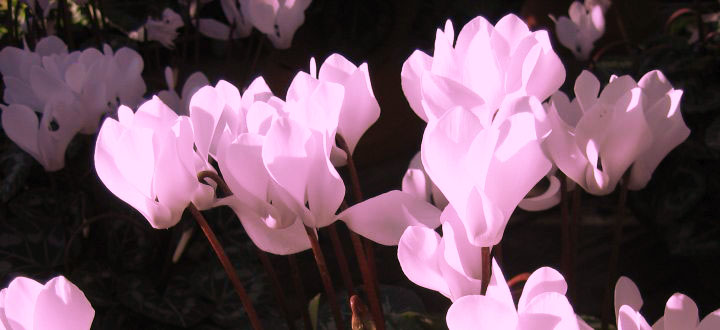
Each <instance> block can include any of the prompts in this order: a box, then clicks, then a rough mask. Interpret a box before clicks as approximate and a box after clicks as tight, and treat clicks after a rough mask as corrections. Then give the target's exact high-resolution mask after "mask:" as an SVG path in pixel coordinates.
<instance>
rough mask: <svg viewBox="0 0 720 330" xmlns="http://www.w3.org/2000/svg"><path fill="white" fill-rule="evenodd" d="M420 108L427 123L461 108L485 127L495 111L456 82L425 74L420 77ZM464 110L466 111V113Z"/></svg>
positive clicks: (476, 95) (472, 92) (478, 96)
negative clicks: (469, 112)
mask: <svg viewBox="0 0 720 330" xmlns="http://www.w3.org/2000/svg"><path fill="white" fill-rule="evenodd" d="M422 97H423V99H422V101H421V104H422V107H423V111H424V114H425V115H426V116H427V118H428V121H435V120H437V119H439V118H440V117H442V116H443V115H444V114H446V113H447V112H448V111H450V110H451V109H453V108H455V107H463V108H464V109H467V110H469V111H471V112H472V113H474V114H475V115H476V116H478V117H479V118H481V120H482V122H483V124H485V125H486V126H487V125H488V124H489V123H490V120H491V119H492V115H493V114H494V112H495V110H494V109H493V108H487V107H486V105H485V101H484V100H483V99H482V97H480V95H478V94H476V93H475V92H474V91H472V90H470V89H469V88H467V87H466V86H464V85H463V84H461V83H458V82H457V81H455V80H453V79H451V78H447V77H443V76H439V75H435V74H432V73H426V74H425V75H423V77H422ZM467 110H466V111H467Z"/></svg>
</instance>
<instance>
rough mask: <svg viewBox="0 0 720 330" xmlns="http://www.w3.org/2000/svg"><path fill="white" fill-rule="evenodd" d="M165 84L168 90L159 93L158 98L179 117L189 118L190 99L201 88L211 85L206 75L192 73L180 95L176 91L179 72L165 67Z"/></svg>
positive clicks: (198, 72)
mask: <svg viewBox="0 0 720 330" xmlns="http://www.w3.org/2000/svg"><path fill="white" fill-rule="evenodd" d="M165 83H166V84H167V87H168V89H167V90H163V91H160V92H158V94H157V96H158V97H159V98H160V99H161V100H162V101H163V103H165V104H167V106H168V107H170V109H173V110H175V112H176V113H177V114H178V115H183V116H188V115H189V114H190V111H189V109H190V97H192V96H193V94H195V92H197V91H198V90H199V89H200V88H201V87H203V86H207V85H210V82H209V81H208V79H207V77H206V76H205V74H203V73H202V72H200V71H197V72H194V73H192V74H191V75H190V76H188V77H187V78H186V79H185V83H184V84H183V86H182V90H181V91H180V94H178V93H177V91H176V90H175V88H176V85H177V70H173V69H171V68H170V67H169V66H168V67H165Z"/></svg>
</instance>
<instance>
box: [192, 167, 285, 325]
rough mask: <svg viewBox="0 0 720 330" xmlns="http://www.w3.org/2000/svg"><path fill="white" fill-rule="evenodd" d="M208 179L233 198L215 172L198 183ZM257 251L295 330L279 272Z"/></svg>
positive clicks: (201, 176)
mask: <svg viewBox="0 0 720 330" xmlns="http://www.w3.org/2000/svg"><path fill="white" fill-rule="evenodd" d="M206 178H209V179H210V180H213V181H214V182H215V184H216V185H217V187H218V189H219V190H220V192H221V193H222V194H223V195H224V196H225V197H227V196H231V195H232V194H233V193H232V191H231V190H230V187H228V185H227V183H225V180H223V179H222V178H221V177H220V176H219V175H218V174H217V173H215V172H214V171H202V172H200V173H198V181H200V182H205V179H206ZM255 251H256V252H257V254H258V258H259V259H260V262H261V263H262V265H263V268H265V272H266V273H267V274H268V276H269V277H270V282H271V284H272V287H273V292H274V294H275V299H276V300H277V302H278V304H280V309H281V310H282V311H283V314H284V316H285V320H286V322H287V324H288V328H289V329H295V323H294V322H293V321H292V318H291V317H290V311H289V309H288V305H287V300H286V299H285V291H284V290H283V289H282V285H280V280H279V279H278V276H277V272H275V268H274V267H273V264H272V262H270V258H269V257H268V255H267V253H265V251H262V250H260V249H258V248H256V249H255Z"/></svg>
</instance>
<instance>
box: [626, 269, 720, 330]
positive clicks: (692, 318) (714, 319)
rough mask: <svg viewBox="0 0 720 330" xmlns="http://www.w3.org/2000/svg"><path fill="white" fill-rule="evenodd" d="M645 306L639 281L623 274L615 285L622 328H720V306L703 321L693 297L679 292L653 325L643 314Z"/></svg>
mask: <svg viewBox="0 0 720 330" xmlns="http://www.w3.org/2000/svg"><path fill="white" fill-rule="evenodd" d="M642 305H643V300H642V297H641V296H640V290H638V288H637V286H636V285H635V283H634V282H633V281H632V280H630V279H629V278H627V277H625V276H621V277H620V278H619V279H618V281H617V283H616V284H615V317H616V318H617V325H618V330H651V329H652V330H695V329H697V330H711V329H720V309H717V310H715V311H714V312H712V313H710V314H708V315H707V316H705V318H703V319H702V321H700V319H699V318H698V308H697V305H696V304H695V302H694V301H693V300H692V299H690V297H688V296H686V295H684V294H682V293H675V294H673V295H672V296H671V297H670V299H668V301H667V303H666V304H665V313H664V315H663V317H661V318H660V319H659V320H657V322H655V324H653V326H652V327H650V325H649V324H648V322H647V321H645V318H644V317H643V316H642V315H641V314H640V312H639V311H640V308H641V307H642Z"/></svg>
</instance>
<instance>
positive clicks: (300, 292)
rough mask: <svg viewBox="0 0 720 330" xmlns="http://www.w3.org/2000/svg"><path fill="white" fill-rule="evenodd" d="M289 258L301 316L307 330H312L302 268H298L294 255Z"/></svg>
mask: <svg viewBox="0 0 720 330" xmlns="http://www.w3.org/2000/svg"><path fill="white" fill-rule="evenodd" d="M287 258H288V263H290V272H291V273H292V278H293V284H294V285H295V297H296V300H297V302H298V306H300V315H302V319H303V324H305V330H311V329H312V324H311V323H310V314H308V309H307V308H305V306H306V305H307V302H308V300H307V296H306V295H305V289H304V288H303V284H302V278H301V277H300V267H298V262H297V259H295V256H294V255H292V254H290V255H288V256H287Z"/></svg>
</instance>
